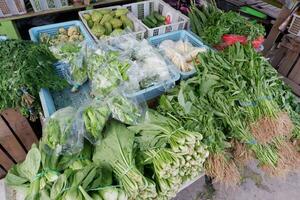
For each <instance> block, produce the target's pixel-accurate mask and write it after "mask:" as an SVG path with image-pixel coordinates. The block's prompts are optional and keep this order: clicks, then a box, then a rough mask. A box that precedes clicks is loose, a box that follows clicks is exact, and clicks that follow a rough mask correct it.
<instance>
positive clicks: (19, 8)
mask: <svg viewBox="0 0 300 200" xmlns="http://www.w3.org/2000/svg"><path fill="white" fill-rule="evenodd" d="M25 13H26V8H25V4H24V1H23V0H0V17H8V16H12V15H22V14H25Z"/></svg>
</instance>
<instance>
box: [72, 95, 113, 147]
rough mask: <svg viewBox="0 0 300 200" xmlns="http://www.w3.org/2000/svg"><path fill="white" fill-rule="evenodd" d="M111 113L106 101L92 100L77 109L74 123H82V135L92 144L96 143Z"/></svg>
mask: <svg viewBox="0 0 300 200" xmlns="http://www.w3.org/2000/svg"><path fill="white" fill-rule="evenodd" d="M110 115H111V111H110V109H109V107H108V106H107V104H106V103H104V102H101V101H97V100H95V101H92V102H90V103H87V104H86V105H84V106H82V107H80V108H79V109H78V112H77V115H76V123H78V124H82V123H83V126H84V129H81V130H82V131H83V133H82V134H83V135H84V137H85V138H86V139H87V140H89V141H90V142H91V143H92V144H96V143H98V142H99V140H100V139H101V138H102V130H103V128H104V127H105V124H106V122H107V121H108V119H109V117H110Z"/></svg>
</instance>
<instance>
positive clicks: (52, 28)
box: [29, 20, 94, 43]
mask: <svg viewBox="0 0 300 200" xmlns="http://www.w3.org/2000/svg"><path fill="white" fill-rule="evenodd" d="M71 26H76V27H79V29H80V32H81V34H82V35H83V37H84V39H85V41H86V42H88V43H93V42H94V40H93V38H92V37H91V36H90V34H89V33H88V31H87V30H86V29H85V27H84V25H83V24H82V23H81V21H79V20H74V21H68V22H62V23H56V24H50V25H45V26H38V27H34V28H31V29H29V35H30V39H31V40H32V41H34V42H39V37H40V34H41V33H47V34H49V35H50V36H51V35H54V34H57V32H58V29H59V28H65V29H67V28H69V27H71Z"/></svg>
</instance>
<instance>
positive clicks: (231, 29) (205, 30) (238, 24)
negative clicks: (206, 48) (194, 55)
mask: <svg viewBox="0 0 300 200" xmlns="http://www.w3.org/2000/svg"><path fill="white" fill-rule="evenodd" d="M189 17H190V20H191V27H192V31H193V32H194V33H196V34H197V35H198V36H199V37H201V38H202V39H203V41H205V42H207V43H208V44H210V45H217V44H219V43H221V41H222V36H223V35H224V34H235V35H243V36H246V37H247V38H248V40H250V41H252V40H255V39H257V38H258V37H260V36H264V34H265V30H264V27H263V26H262V25H260V24H253V23H252V22H250V21H248V20H247V19H246V18H245V17H243V16H241V15H240V14H238V13H236V12H233V11H229V12H223V11H221V10H219V9H218V8H217V7H216V6H215V5H209V6H207V7H204V8H203V9H202V10H200V9H198V8H197V7H196V6H194V5H192V7H191V11H190V12H189Z"/></svg>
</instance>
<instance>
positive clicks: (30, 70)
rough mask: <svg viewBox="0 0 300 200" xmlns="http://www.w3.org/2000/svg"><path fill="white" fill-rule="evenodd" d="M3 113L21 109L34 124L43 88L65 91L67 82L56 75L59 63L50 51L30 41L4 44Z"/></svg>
mask: <svg viewBox="0 0 300 200" xmlns="http://www.w3.org/2000/svg"><path fill="white" fill-rule="evenodd" d="M0 57H1V60H0V65H1V69H0V70H1V71H0V74H1V88H0V92H1V97H0V110H4V109H7V108H15V109H19V110H20V112H21V113H22V114H23V115H24V116H30V118H31V120H35V119H36V118H37V114H38V112H39V111H40V104H39V101H38V100H37V99H38V97H39V91H40V89H41V88H48V89H50V90H54V91H57V90H61V89H63V88H65V87H66V86H67V83H66V81H64V80H63V79H61V78H59V77H58V76H57V74H56V73H55V70H54V68H53V64H54V63H55V62H56V61H57V60H56V59H55V57H54V56H53V55H52V53H51V52H50V51H49V49H48V47H47V46H45V45H41V44H36V43H33V42H30V41H21V40H5V41H0Z"/></svg>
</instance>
